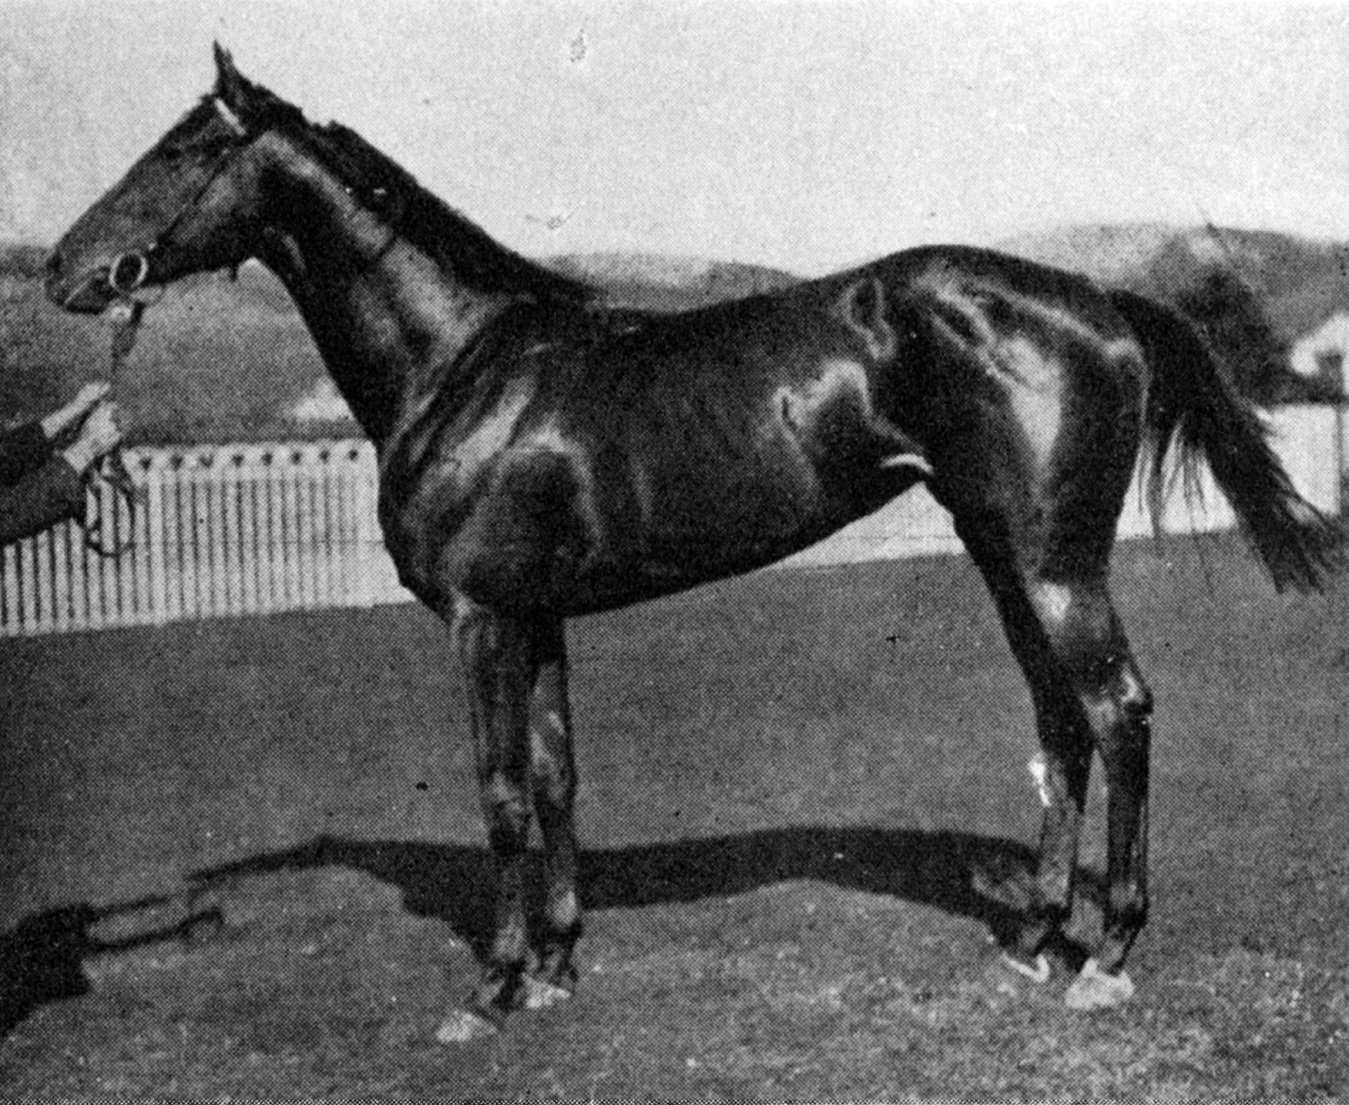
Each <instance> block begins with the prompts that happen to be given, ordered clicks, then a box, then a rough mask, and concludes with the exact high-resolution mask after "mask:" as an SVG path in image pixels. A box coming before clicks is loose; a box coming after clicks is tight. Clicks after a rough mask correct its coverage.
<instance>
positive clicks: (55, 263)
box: [47, 250, 61, 277]
mask: <svg viewBox="0 0 1349 1105" xmlns="http://www.w3.org/2000/svg"><path fill="white" fill-rule="evenodd" d="M47 275H48V276H49V277H52V276H60V275H61V255H60V254H59V253H58V252H56V250H52V252H51V253H49V254H48V255H47Z"/></svg>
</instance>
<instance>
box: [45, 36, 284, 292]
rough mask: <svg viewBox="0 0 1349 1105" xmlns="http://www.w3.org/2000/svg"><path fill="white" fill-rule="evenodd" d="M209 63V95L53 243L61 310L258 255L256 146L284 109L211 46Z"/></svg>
mask: <svg viewBox="0 0 1349 1105" xmlns="http://www.w3.org/2000/svg"><path fill="white" fill-rule="evenodd" d="M215 60H216V71H217V73H216V84H215V88H214V89H213V90H212V92H211V93H210V94H208V95H206V96H204V97H203V98H202V100H201V102H200V103H199V104H198V105H197V106H196V107H194V108H193V109H192V110H191V111H189V112H188V113H187V114H186V115H185V116H183V118H182V119H180V120H179V121H178V122H177V123H176V124H174V126H173V127H172V128H170V130H169V131H168V132H167V133H166V134H165V135H164V136H163V137H162V138H161V139H160V140H159V141H158V142H156V143H155V145H154V146H153V147H151V149H150V150H149V151H148V152H147V153H146V154H145V155H144V156H143V157H141V158H140V160H139V161H137V162H136V163H135V164H134V165H133V166H132V167H131V169H130V171H129V172H128V173H127V174H126V176H124V177H123V178H122V179H121V180H120V181H118V182H117V183H116V184H114V185H113V186H112V188H110V189H109V190H108V191H107V192H106V193H105V194H104V195H103V197H102V198H101V199H99V200H98V201H97V202H96V203H95V204H94V205H93V206H92V207H90V208H89V210H88V211H86V212H85V213H84V214H83V215H81V216H80V217H79V219H78V220H77V221H76V222H75V224H74V225H73V226H72V227H71V228H70V229H69V230H68V231H67V232H66V234H65V235H64V236H63V237H62V239H61V241H60V242H59V243H57V246H56V248H55V249H54V250H53V251H52V254H51V257H50V258H49V259H48V261H47V285H46V286H47V295H48V296H49V297H50V298H51V299H52V300H53V301H55V302H56V303H57V304H59V305H60V306H62V307H65V308H66V309H67V310H71V311H80V312H86V313H91V314H97V313H98V312H100V311H102V310H103V309H104V308H105V307H106V306H108V304H109V303H111V302H112V301H113V300H115V299H119V298H125V297H126V296H128V295H130V294H131V293H132V292H134V291H136V290H137V289H139V288H143V287H153V286H156V285H163V284H167V283H169V282H171V281H173V280H176V279H178V278H179V277H182V276H186V275H188V274H190V273H194V272H204V271H208V270H212V269H220V268H227V267H229V266H233V265H238V264H239V263H241V262H242V261H244V260H246V259H247V258H248V257H250V256H252V255H253V254H254V253H255V252H256V249H257V243H258V235H259V234H260V232H261V229H262V225H263V223H262V218H261V190H260V173H261V159H260V158H259V157H258V156H256V149H255V147H256V145H257V143H256V141H255V139H256V138H258V137H259V136H260V135H261V134H263V133H265V132H266V129H267V125H268V120H269V118H270V117H271V116H272V115H274V114H275V111H276V110H277V109H278V108H282V109H287V108H289V105H285V104H284V102H283V101H281V100H279V99H278V98H277V97H275V96H273V95H272V93H270V92H268V91H267V90H266V89H263V88H260V87H258V86H256V85H254V84H252V83H250V82H249V81H247V80H245V79H244V78H243V77H242V76H240V74H239V72H238V70H237V69H235V68H234V64H233V62H232V61H231V60H230V56H229V54H228V53H227V52H226V51H224V50H222V49H221V48H220V47H219V46H218V45H217V46H216V48H215ZM289 110H291V111H294V109H293V108H289Z"/></svg>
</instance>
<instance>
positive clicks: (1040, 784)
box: [1026, 752, 1052, 809]
mask: <svg viewBox="0 0 1349 1105" xmlns="http://www.w3.org/2000/svg"><path fill="white" fill-rule="evenodd" d="M1026 767H1027V769H1028V770H1029V771H1030V777H1031V778H1032V779H1034V780H1035V792H1036V793H1037V794H1038V795H1039V796H1040V804H1041V805H1042V806H1044V808H1045V809H1049V806H1050V803H1051V802H1052V799H1051V797H1050V794H1049V762H1048V761H1047V760H1046V759H1045V754H1044V753H1043V752H1037V753H1035V755H1034V756H1032V757H1031V758H1030V762H1029V763H1027V764H1026Z"/></svg>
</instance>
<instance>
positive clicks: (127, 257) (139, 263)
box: [108, 250, 150, 296]
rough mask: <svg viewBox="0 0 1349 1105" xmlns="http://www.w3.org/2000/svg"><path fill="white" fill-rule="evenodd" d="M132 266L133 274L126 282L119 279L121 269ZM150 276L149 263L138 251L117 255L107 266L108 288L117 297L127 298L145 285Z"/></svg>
mask: <svg viewBox="0 0 1349 1105" xmlns="http://www.w3.org/2000/svg"><path fill="white" fill-rule="evenodd" d="M126 265H134V266H135V272H134V273H132V274H131V276H130V278H129V279H127V280H125V281H124V280H122V279H119V277H120V276H121V274H122V271H123V267H124V266H126ZM149 275H150V261H149V259H148V258H147V257H146V256H145V254H143V253H141V252H140V251H139V250H137V251H134V252H132V253H119V254H118V255H117V256H116V257H115V258H113V262H112V264H111V265H109V266H108V286H109V287H111V288H112V290H113V291H115V292H116V293H117V294H118V295H125V296H129V295H130V294H131V293H132V292H134V291H135V290H136V289H137V288H139V287H140V286H141V285H142V284H144V283H145V279H146V277H148V276H149Z"/></svg>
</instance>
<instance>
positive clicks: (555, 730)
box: [529, 619, 581, 1006]
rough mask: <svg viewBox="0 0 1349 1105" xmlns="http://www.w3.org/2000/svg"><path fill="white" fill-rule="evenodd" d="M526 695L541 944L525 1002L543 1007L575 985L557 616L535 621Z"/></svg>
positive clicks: (577, 918) (570, 787) (576, 931)
mask: <svg viewBox="0 0 1349 1105" xmlns="http://www.w3.org/2000/svg"><path fill="white" fill-rule="evenodd" d="M532 670H533V680H534V686H533V693H532V694H531V696H530V701H529V775H530V783H531V786H532V789H533V795H534V812H535V814H536V815H537V816H538V819H539V828H540V829H541V830H542V833H543V849H544V878H545V883H546V885H545V899H544V916H543V922H544V924H543V933H542V937H543V943H542V948H541V949H540V956H539V969H538V972H537V975H536V978H535V980H534V981H535V984H534V985H531V987H530V992H529V1004H530V1005H531V1006H535V1005H547V1004H550V1003H551V1002H553V1001H556V1000H558V999H560V998H563V997H566V996H568V995H570V994H571V992H572V990H573V989H575V986H576V968H575V967H574V966H573V965H572V951H573V949H574V948H575V946H576V941H577V939H578V938H579V937H580V935H581V903H580V899H579V897H578V896H577V891H576V863H577V853H576V828H575V817H574V808H575V804H576V763H575V758H574V754H573V751H572V728H571V707H570V704H569V702H568V698H567V652H566V638H565V635H564V631H563V624H562V621H561V620H560V619H549V620H546V621H543V622H541V623H540V624H538V625H537V626H536V627H535V635H534V653H533V665H532Z"/></svg>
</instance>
